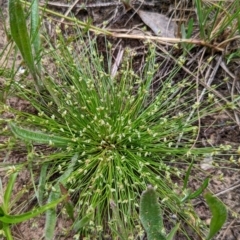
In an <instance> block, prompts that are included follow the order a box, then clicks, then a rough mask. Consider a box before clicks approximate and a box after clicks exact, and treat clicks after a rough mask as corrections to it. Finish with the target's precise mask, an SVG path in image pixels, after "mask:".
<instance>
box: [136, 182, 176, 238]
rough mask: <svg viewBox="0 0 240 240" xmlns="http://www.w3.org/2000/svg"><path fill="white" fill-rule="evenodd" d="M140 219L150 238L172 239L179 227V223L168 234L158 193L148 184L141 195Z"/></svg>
mask: <svg viewBox="0 0 240 240" xmlns="http://www.w3.org/2000/svg"><path fill="white" fill-rule="evenodd" d="M140 219H141V222H142V224H143V227H144V229H145V230H146V232H147V237H148V239H149V240H171V239H173V237H174V234H175V233H176V231H177V230H178V228H179V224H177V225H176V226H175V227H174V228H173V229H172V231H171V232H170V234H169V235H168V236H166V234H165V229H164V226H163V216H162V210H161V207H160V204H159V203H158V197H157V193H156V191H155V190H154V188H153V187H151V186H148V188H147V190H146V191H144V192H143V193H142V195H141V199H140Z"/></svg>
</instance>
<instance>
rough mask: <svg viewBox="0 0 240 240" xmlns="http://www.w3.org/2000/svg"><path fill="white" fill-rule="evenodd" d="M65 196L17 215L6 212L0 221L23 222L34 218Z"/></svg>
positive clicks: (54, 205)
mask: <svg viewBox="0 0 240 240" xmlns="http://www.w3.org/2000/svg"><path fill="white" fill-rule="evenodd" d="M65 197H66V196H63V197H61V198H58V199H57V200H55V201H52V202H50V203H48V204H46V205H44V206H42V207H39V208H37V209H35V210H33V211H30V212H26V213H23V214H19V215H8V214H4V215H3V216H0V221H1V222H3V223H11V224H15V223H20V222H24V221H26V220H28V219H30V218H34V217H36V216H38V215H40V214H42V213H43V212H45V211H47V210H49V209H51V208H54V207H56V205H57V204H58V203H60V202H62V201H63V200H64V198H65Z"/></svg>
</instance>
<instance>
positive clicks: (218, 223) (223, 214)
mask: <svg viewBox="0 0 240 240" xmlns="http://www.w3.org/2000/svg"><path fill="white" fill-rule="evenodd" d="M204 197H205V199H206V201H207V204H208V206H209V208H210V210H211V213H212V218H211V222H210V230H209V233H208V236H207V238H206V240H210V239H212V238H213V237H214V236H215V235H216V233H217V232H218V231H219V230H220V229H221V228H222V226H223V224H224V223H225V222H226V220H227V209H226V206H225V205H224V204H223V203H222V202H221V201H220V200H219V199H218V198H217V197H214V196H213V195H212V194H210V193H206V194H205V195H204Z"/></svg>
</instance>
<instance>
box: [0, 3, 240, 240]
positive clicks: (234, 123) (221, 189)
mask: <svg viewBox="0 0 240 240" xmlns="http://www.w3.org/2000/svg"><path fill="white" fill-rule="evenodd" d="M41 2H42V3H44V1H41ZM72 2H73V1H72ZM80 2H83V1H80ZM115 3H116V5H114V4H115ZM146 3H148V4H146V5H144V9H146V10H150V11H155V12H156V11H158V12H161V13H163V14H168V15H171V11H170V10H171V7H173V6H174V1H170V0H169V1H162V2H161V4H158V3H157V1H155V4H154V2H151V1H146ZM64 4H66V5H64ZM88 4H89V5H88V8H87V9H81V8H76V7H73V9H72V13H73V14H74V15H75V16H77V17H78V18H79V19H83V20H84V19H86V18H87V17H91V18H92V19H93V20H94V21H93V22H94V24H96V25H99V26H102V23H103V22H104V21H107V22H108V24H107V26H108V27H109V28H111V29H116V30H121V29H128V30H130V29H132V30H133V28H136V31H138V32H139V31H140V30H141V28H142V27H144V24H143V22H142V21H141V19H140V18H139V16H137V15H136V14H133V13H134V11H132V10H130V11H128V12H127V13H124V7H123V5H121V4H119V5H117V4H118V1H112V2H110V1H109V2H107V1H99V2H95V1H88ZM67 5H68V6H67ZM70 6H71V4H69V3H67V1H63V0H61V1H60V0H59V1H51V2H49V8H51V9H53V10H55V11H59V12H61V13H65V12H66V11H67V9H68V7H70ZM136 6H138V5H137V3H136ZM0 7H3V8H4V9H5V7H6V1H4V0H0ZM4 14H6V11H4ZM46 24H53V26H54V25H56V24H57V22H54V21H53V22H52V23H49V22H47V23H46ZM148 31H149V34H152V32H151V30H150V29H148ZM53 35H54V33H53ZM113 43H114V44H116V48H117V47H119V45H121V47H123V48H124V47H126V46H130V47H131V48H133V49H135V50H136V52H138V53H139V55H141V52H142V51H144V45H143V43H142V41H140V40H129V39H124V40H121V39H117V40H116V39H113ZM5 44H6V35H5V34H4V28H3V24H2V22H0V50H2V49H3V47H4V46H5ZM204 57H205V56H204ZM206 57H207V56H206ZM0 63H1V59H0ZM9 64H10V63H9ZM228 69H229V71H230V72H231V73H233V74H234V76H235V77H236V78H235V80H234V79H232V78H231V76H229V74H228V73H226V71H225V70H224V69H223V68H222V67H219V68H218V69H217V73H216V75H215V77H214V81H213V83H212V84H216V85H218V84H220V83H221V87H219V88H217V89H216V91H217V92H218V93H220V94H221V95H222V96H225V97H228V96H229V95H230V94H231V91H234V92H235V94H239V81H240V79H239V78H240V68H239V65H238V64H237V63H236V62H233V63H231V64H230V65H228ZM226 76H228V77H230V80H229V81H228V82H227V83H226V84H222V80H223V78H224V77H226ZM0 81H3V79H1V77H0ZM0 84H1V83H0ZM0 86H1V85H0ZM8 104H10V105H11V106H14V107H16V108H17V109H24V110H26V109H28V108H29V106H28V103H26V102H24V101H19V100H18V99H14V98H11V99H9V100H8ZM30 110H31V109H30ZM238 123H239V121H238V112H237V111H235V112H234V111H228V112H227V113H226V112H223V113H222V114H220V115H217V116H212V117H208V118H205V119H203V120H201V127H202V128H201V132H200V134H199V140H200V141H201V142H202V145H204V146H209V145H213V146H219V145H220V144H228V145H231V146H232V147H233V149H237V148H238V147H239V143H240V125H239V124H238ZM1 157H2V159H1V160H0V162H3V161H5V162H6V161H8V162H11V163H18V162H22V161H24V159H25V158H26V152H25V151H23V149H21V147H20V148H19V151H14V152H10V153H9V155H7V157H6V156H1ZM230 157H231V154H230V152H228V151H226V152H225V154H223V155H222V156H220V163H219V165H220V168H214V167H210V169H208V170H206V172H207V174H208V175H209V174H210V175H211V176H212V179H211V182H210V189H211V191H212V192H213V193H214V194H216V195H218V196H219V197H220V198H221V199H222V201H223V202H224V203H226V204H227V206H228V207H229V209H231V210H229V218H228V221H227V223H226V224H225V226H224V228H223V230H222V231H221V232H220V233H219V235H218V236H217V237H216V239H222V240H224V239H226V240H237V239H239V240H240V219H239V218H234V217H232V211H233V212H235V213H238V214H239V213H240V181H239V176H240V172H239V171H240V160H239V159H240V158H239V157H238V156H237V155H234V157H233V158H234V160H235V163H231V162H230V161H229V159H230ZM199 169H200V170H199V172H195V175H199V177H198V178H202V179H204V177H205V176H204V171H201V170H202V169H201V166H199ZM206 172H205V173H206ZM0 174H1V177H2V181H3V185H5V183H4V179H5V178H4V175H3V174H2V173H1V172H0ZM28 181H30V174H29V172H28V171H27V170H26V172H23V173H22V175H21V176H19V178H18V182H17V185H16V189H15V191H16V192H19V191H23V189H24V187H23V186H27V184H28ZM190 182H191V187H192V188H193V189H195V188H197V187H199V185H198V183H197V182H195V181H194V179H192V181H190ZM27 198H28V196H26V199H27ZM28 200H29V206H24V208H25V209H27V208H28V207H29V208H30V207H31V206H32V205H33V204H34V201H33V200H32V199H28ZM19 204H20V203H19ZM194 204H195V208H196V211H197V213H198V214H199V216H200V217H201V219H203V220H205V221H206V222H209V219H210V213H209V211H208V209H207V206H206V205H205V203H204V201H203V199H201V198H199V199H197V200H196V201H195V202H194ZM67 225H68V221H67V219H65V216H62V218H60V220H59V222H58V235H57V236H56V239H73V236H72V235H71V233H69V234H67V235H69V237H66V235H64V234H65V232H64V231H65V229H66V227H67ZM43 227H44V217H39V218H36V219H34V221H32V220H31V221H29V222H25V223H23V224H19V225H17V226H16V227H14V229H13V231H14V239H26V240H28V239H29V240H30V239H31V240H33V239H40V238H41V236H42V231H43ZM61 235H62V236H61ZM176 239H185V238H184V237H182V236H177V237H176Z"/></svg>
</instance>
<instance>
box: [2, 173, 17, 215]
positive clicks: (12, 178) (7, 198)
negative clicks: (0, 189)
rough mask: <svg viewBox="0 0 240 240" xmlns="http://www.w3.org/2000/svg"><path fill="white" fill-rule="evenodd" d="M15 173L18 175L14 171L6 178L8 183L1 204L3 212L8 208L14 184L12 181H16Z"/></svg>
mask: <svg viewBox="0 0 240 240" xmlns="http://www.w3.org/2000/svg"><path fill="white" fill-rule="evenodd" d="M17 175H18V172H14V173H12V174H11V175H10V176H9V179H8V184H7V187H6V189H5V193H4V199H3V200H4V204H3V206H4V209H5V212H8V211H9V210H10V209H9V204H10V200H11V195H12V190H13V186H14V183H15V181H16V178H17Z"/></svg>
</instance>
